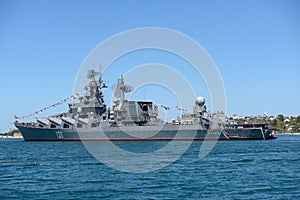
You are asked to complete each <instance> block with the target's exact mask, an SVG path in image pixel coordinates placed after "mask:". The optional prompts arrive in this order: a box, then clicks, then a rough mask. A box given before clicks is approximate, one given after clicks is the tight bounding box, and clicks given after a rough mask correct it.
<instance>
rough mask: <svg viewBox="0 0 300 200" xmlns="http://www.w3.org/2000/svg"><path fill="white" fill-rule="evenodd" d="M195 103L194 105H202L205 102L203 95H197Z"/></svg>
mask: <svg viewBox="0 0 300 200" xmlns="http://www.w3.org/2000/svg"><path fill="white" fill-rule="evenodd" d="M195 104H196V105H199V106H203V105H204V104H205V99H204V97H201V96H199V97H197V98H196V102H195Z"/></svg>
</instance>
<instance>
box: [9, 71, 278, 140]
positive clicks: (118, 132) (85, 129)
mask: <svg viewBox="0 0 300 200" xmlns="http://www.w3.org/2000/svg"><path fill="white" fill-rule="evenodd" d="M87 77H88V79H89V80H90V81H89V83H88V84H87V85H86V86H85V88H84V89H85V94H84V96H80V95H77V99H78V101H76V102H72V103H69V110H68V112H66V113H61V114H58V115H53V116H49V117H48V118H37V120H36V122H29V123H28V122H27V123H25V122H20V121H19V120H18V119H17V120H16V121H15V123H14V124H15V126H16V127H17V128H18V129H19V130H20V132H21V134H22V135H23V138H24V140H25V141H156V140H267V139H276V136H275V134H274V130H273V129H269V128H268V127H267V125H266V124H251V125H250V124H247V125H238V126H229V125H227V124H226V123H225V114H224V113H222V112H220V113H213V114H208V113H207V111H206V105H205V99H204V98H203V97H201V96H199V97H197V98H196V100H195V105H194V108H193V111H192V112H190V113H189V112H187V111H185V112H183V114H182V117H181V119H179V120H172V121H171V122H164V121H163V120H161V119H160V118H159V116H158V109H159V105H158V104H154V103H153V102H151V101H130V100H127V99H125V93H128V92H131V91H132V90H133V87H131V86H130V85H125V83H124V78H123V77H122V76H121V77H120V78H119V79H118V84H117V86H116V89H115V94H114V95H115V97H116V99H117V100H115V101H114V102H113V104H112V106H111V108H108V107H107V105H106V104H105V102H104V96H103V93H102V89H104V88H107V86H106V85H105V84H104V82H103V80H102V73H101V72H96V71H94V70H88V76H87ZM96 77H99V78H98V79H96Z"/></svg>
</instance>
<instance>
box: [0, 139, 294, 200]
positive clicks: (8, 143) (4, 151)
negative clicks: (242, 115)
mask: <svg viewBox="0 0 300 200" xmlns="http://www.w3.org/2000/svg"><path fill="white" fill-rule="evenodd" d="M166 144H167V142H124V143H118V146H119V147H120V148H123V149H130V148H131V147H134V149H135V150H139V149H140V150H141V152H144V151H145V148H150V149H157V148H161V147H162V146H164V145H166ZM201 144H202V142H193V144H192V145H191V146H190V147H189V149H188V150H187V151H186V152H185V153H184V154H183V155H182V156H181V157H180V158H179V159H178V160H176V161H175V162H173V163H171V164H170V165H169V166H167V167H165V168H162V169H159V170H156V171H154V172H149V173H127V172H121V171H117V170H115V169H112V168H110V167H108V166H106V165H105V164H102V163H101V162H99V161H98V160H97V159H95V158H94V157H93V156H92V155H91V154H90V153H89V152H88V151H87V150H86V148H85V147H84V145H83V144H82V143H81V142H24V141H22V140H20V139H2V141H0V152H1V153H0V199H300V135H278V139H277V140H267V141H218V142H217V144H216V145H215V147H214V148H213V149H212V151H211V152H210V153H209V154H208V155H207V156H206V157H205V158H204V159H199V148H200V146H201Z"/></svg>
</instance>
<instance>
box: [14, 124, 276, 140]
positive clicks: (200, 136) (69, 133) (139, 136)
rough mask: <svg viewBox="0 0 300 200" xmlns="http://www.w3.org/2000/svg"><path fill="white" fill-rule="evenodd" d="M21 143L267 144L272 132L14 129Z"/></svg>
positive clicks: (186, 127)
mask: <svg viewBox="0 0 300 200" xmlns="http://www.w3.org/2000/svg"><path fill="white" fill-rule="evenodd" d="M17 128H18V129H19V130H20V132H21V133H22V135H23V138H24V140H25V141H158V140H267V139H275V138H276V136H274V134H273V133H272V130H269V129H262V128H245V129H238V128H228V129H222V130H221V129H214V130H205V129H200V128H199V127H198V126H196V125H182V126H179V125H165V126H137V127H103V128H101V129H100V128H90V129H75V128H74V129H70V128H68V129H50V128H37V127H28V126H17Z"/></svg>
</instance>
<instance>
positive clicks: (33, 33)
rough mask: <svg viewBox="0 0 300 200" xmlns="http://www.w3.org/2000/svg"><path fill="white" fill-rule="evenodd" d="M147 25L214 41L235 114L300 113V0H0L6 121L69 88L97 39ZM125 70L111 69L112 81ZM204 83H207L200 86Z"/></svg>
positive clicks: (2, 118) (209, 47)
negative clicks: (112, 73) (112, 71)
mask: <svg viewBox="0 0 300 200" xmlns="http://www.w3.org/2000/svg"><path fill="white" fill-rule="evenodd" d="M141 27H163V28H169V29H173V30H176V31H179V32H182V33H184V34H186V35H188V36H190V37H191V38H193V39H194V40H196V41H197V42H198V43H199V44H201V45H202V46H203V47H204V48H205V49H206V51H207V52H208V54H209V55H210V56H211V57H212V59H213V60H214V62H215V63H216V65H217V67H218V69H219V71H220V73H221V76H222V79H223V82H224V86H225V89H226V97H227V115H232V114H235V113H236V114H239V115H262V114H263V113H264V112H265V111H266V112H267V113H268V114H269V115H277V114H280V113H282V114H284V115H286V116H289V115H294V116H295V115H300V106H299V102H300V92H299V86H300V79H299V75H300V2H299V1H296V0H294V1H293V0H280V1H279V0H273V1H268V0H266V1H255V0H253V1H232V0H228V1H90V0H88V1H76V0H75V1H67V0H63V1H56V0H52V1H30V0H29V1H21V0H20V1H17V0H0V30H1V31H0V95H1V97H2V98H1V106H0V131H7V130H8V129H9V128H11V127H13V125H12V124H11V123H12V122H13V120H14V119H13V116H14V114H17V115H25V114H30V113H32V112H34V111H36V110H39V109H41V108H44V107H47V106H49V105H51V104H53V103H56V102H57V101H59V100H61V99H63V98H65V97H67V96H70V95H71V94H72V93H73V84H74V81H75V77H76V74H77V71H78V69H79V67H80V65H81V64H82V62H83V61H84V59H85V58H86V56H87V55H88V54H89V52H90V51H91V50H92V49H93V48H94V47H95V46H96V45H98V44H99V43H100V42H102V41H103V40H105V39H107V38H108V37H110V36H112V35H114V34H117V33H119V32H122V31H125V30H128V29H133V28H141ZM150 54H151V53H150ZM137 55H139V54H137ZM130 58H132V59H139V60H138V61H136V60H135V61H134V62H133V61H132V62H133V63H134V64H142V63H144V62H145V63H147V62H149V61H155V62H159V61H160V59H163V58H161V57H160V56H155V58H156V59H154V60H151V59H148V58H147V56H146V58H145V57H143V56H140V57H138V56H135V57H134V56H133V57H130V56H129V57H128V58H127V61H126V62H125V63H127V64H128V65H129V64H131V62H130V60H129V61H128V59H130ZM125 60H126V59H125ZM162 62H163V61H162ZM121 64H122V63H120V65H121ZM121 72H122V70H119V69H118V68H116V69H115V71H114V75H115V77H112V76H107V77H105V78H106V79H109V83H113V82H114V81H115V78H116V77H118V76H119V75H121ZM187 73H188V72H187ZM191 73H192V72H191ZM145 89H147V88H145ZM140 91H141V94H142V93H144V91H143V90H140ZM205 91H206V89H205V86H204V88H202V84H200V85H199V91H197V95H203V94H204V95H203V96H206V95H207V93H206V92H205ZM108 92H109V91H108ZM148 93H149V92H148V91H147V94H148ZM136 96H137V97H138V96H139V95H136ZM152 97H153V95H150V94H149V96H148V97H147V98H152ZM161 101H163V102H162V103H164V104H165V103H167V101H166V100H162V99H161ZM158 103H159V102H158ZM170 104H172V103H171V102H170ZM57 109H58V110H55V111H53V112H59V111H61V110H65V109H66V106H62V107H60V108H57ZM48 114H50V113H45V115H48Z"/></svg>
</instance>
